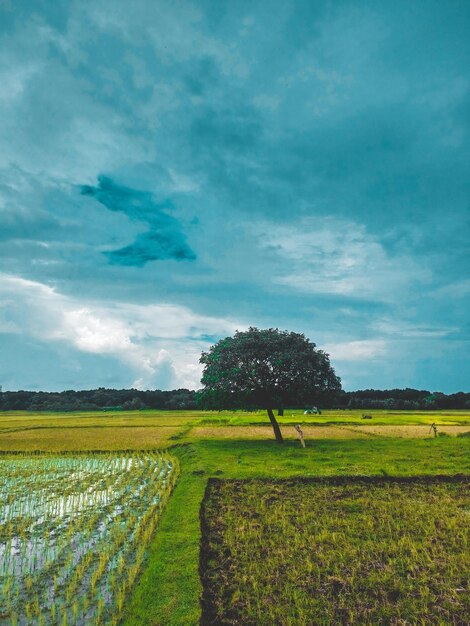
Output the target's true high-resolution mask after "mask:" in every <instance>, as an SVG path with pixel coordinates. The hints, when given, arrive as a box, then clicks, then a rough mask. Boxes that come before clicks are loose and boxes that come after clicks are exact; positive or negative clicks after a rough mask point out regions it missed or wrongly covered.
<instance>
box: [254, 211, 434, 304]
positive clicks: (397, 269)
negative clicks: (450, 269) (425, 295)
mask: <svg viewBox="0 0 470 626" xmlns="http://www.w3.org/2000/svg"><path fill="white" fill-rule="evenodd" d="M258 233H259V237H260V240H261V242H262V245H264V246H265V247H268V248H271V249H273V250H275V251H276V252H277V253H278V254H279V255H280V256H281V258H283V259H284V261H285V268H286V269H285V270H284V271H282V272H281V273H279V274H278V275H277V276H274V279H273V280H274V281H275V282H277V283H278V284H281V285H286V286H288V287H290V288H292V289H295V290H297V291H302V292H307V293H329V294H337V295H343V296H349V297H354V298H363V299H376V300H381V301H388V300H394V301H396V300H397V296H399V294H400V293H403V292H404V291H406V290H407V289H409V288H410V287H411V286H412V285H413V283H416V282H417V281H419V282H427V281H429V280H430V278H431V276H430V273H429V272H428V271H427V270H426V269H423V268H421V267H420V266H418V265H417V263H416V262H415V261H414V260H413V259H411V258H410V257H407V256H403V255H402V256H392V255H390V254H389V253H388V252H387V251H386V250H385V248H384V247H383V245H382V244H381V243H380V241H379V240H378V239H377V237H375V236H374V235H371V234H369V233H368V232H367V231H366V229H365V227H364V226H362V225H361V224H358V223H356V222H352V221H346V220H340V219H336V218H332V217H315V218H306V219H304V220H303V221H302V222H301V223H299V224H298V225H295V226H290V225H283V226H273V225H272V224H270V225H268V224H263V225H259V226H258Z"/></svg>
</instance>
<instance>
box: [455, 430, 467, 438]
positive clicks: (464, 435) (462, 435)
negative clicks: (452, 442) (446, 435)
mask: <svg viewBox="0 0 470 626" xmlns="http://www.w3.org/2000/svg"><path fill="white" fill-rule="evenodd" d="M457 437H470V430H466V431H465V432H464V433H459V434H458V435H457Z"/></svg>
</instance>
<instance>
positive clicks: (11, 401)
mask: <svg viewBox="0 0 470 626" xmlns="http://www.w3.org/2000/svg"><path fill="white" fill-rule="evenodd" d="M198 406H199V403H198V392H196V391H192V390H189V389H175V390H173V391H160V390H158V389H156V390H153V391H140V390H139V389H105V388H103V387H100V388H99V389H91V390H87V391H73V390H69V391H60V392H47V391H4V392H3V393H1V392H0V410H1V411H15V410H17V411H20V410H21V411H91V410H94V411H96V410H108V411H111V410H113V411H121V410H122V411H126V410H137V409H167V410H178V409H179V410H184V409H196V408H198ZM319 406H321V407H322V408H344V409H392V410H393V409H397V410H409V411H416V410H428V409H429V410H432V409H470V393H463V392H459V393H453V394H447V395H446V394H445V393H440V392H430V391H424V390H417V389H388V390H380V389H365V390H362V391H338V392H337V393H336V394H335V396H334V397H331V396H325V397H323V398H322V402H320V403H319ZM214 408H224V407H222V406H220V407H214ZM253 408H257V407H253ZM289 408H307V407H304V406H303V405H302V406H297V407H294V406H292V407H289Z"/></svg>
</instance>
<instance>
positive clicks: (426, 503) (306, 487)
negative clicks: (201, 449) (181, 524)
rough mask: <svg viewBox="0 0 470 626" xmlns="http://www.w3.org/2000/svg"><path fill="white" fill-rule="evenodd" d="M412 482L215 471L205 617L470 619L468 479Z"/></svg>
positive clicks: (247, 620) (246, 621)
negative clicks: (229, 476) (232, 476)
mask: <svg viewBox="0 0 470 626" xmlns="http://www.w3.org/2000/svg"><path fill="white" fill-rule="evenodd" d="M449 480H450V481H451V482H449ZM405 481H406V479H397V478H393V479H390V478H379V479H377V480H372V479H369V480H366V479H364V478H360V479H359V480H357V479H355V480H354V479H352V478H346V479H342V480H338V479H337V478H336V479H323V480H318V479H316V480H313V481H309V480H306V479H297V480H292V479H290V480H281V481H276V482H273V481H266V480H248V481H247V480H244V481H240V480H235V481H234V480H217V479H212V480H211V481H210V483H209V486H208V489H207V492H206V497H205V499H204V506H203V513H202V528H203V538H202V547H203V549H202V550H201V576H202V581H203V588H204V592H203V615H202V622H201V623H202V624H220V625H223V624H226V625H229V624H243V625H246V626H248V625H252V626H256V625H260V626H261V625H265V626H269V625H271V624H280V625H285V626H294V625H307V624H312V623H313V624H319V623H325V624H345V623H347V624H366V623H369V624H383V623H390V622H393V623H406V624H415V623H425V624H435V623H446V624H450V623H462V624H463V623H465V621H466V619H467V618H468V615H469V614H470V613H469V612H470V605H469V598H468V593H467V589H468V572H469V569H470V553H469V552H468V550H467V549H466V548H467V546H468V542H469V539H470V527H469V525H468V513H469V511H470V494H469V486H470V479H467V480H463V479H458V480H455V479H446V480H442V479H437V478H435V479H432V478H425V479H423V478H421V479H418V478H413V479H412V480H411V481H406V482H405Z"/></svg>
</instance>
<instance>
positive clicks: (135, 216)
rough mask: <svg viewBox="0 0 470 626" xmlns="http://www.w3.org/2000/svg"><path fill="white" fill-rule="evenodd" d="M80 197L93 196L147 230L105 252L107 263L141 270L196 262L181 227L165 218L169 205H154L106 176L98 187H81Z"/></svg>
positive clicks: (142, 193)
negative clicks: (157, 264) (170, 261)
mask: <svg viewBox="0 0 470 626" xmlns="http://www.w3.org/2000/svg"><path fill="white" fill-rule="evenodd" d="M81 193H82V194H83V195H86V196H92V197H93V198H95V199H96V200H98V202H100V203H101V204H103V205H104V206H105V207H106V208H107V209H109V210H110V211H120V212H122V213H125V214H126V215H127V216H128V217H129V218H131V219H132V220H137V221H142V222H146V223H147V224H149V226H150V230H149V231H148V232H146V233H143V234H140V235H138V236H137V238H136V240H135V241H134V243H132V244H131V245H129V246H125V247H123V248H120V249H118V250H111V251H107V252H105V253H104V254H105V255H106V256H107V257H108V259H109V261H110V263H114V264H117V265H130V266H137V267H141V266H143V265H145V264H146V263H148V262H149V261H158V260H162V259H176V260H178V261H182V260H187V261H192V260H194V259H195V258H196V255H195V254H194V252H193V251H192V250H191V248H190V247H189V245H188V243H187V241H186V236H185V235H184V233H183V230H182V227H181V224H180V223H179V222H178V220H177V219H175V218H174V217H173V216H172V215H169V214H168V211H169V210H171V208H172V205H171V203H170V202H164V203H157V202H155V200H154V199H153V197H152V194H150V193H149V192H146V191H139V190H137V189H131V188H129V187H124V186H122V185H118V184H116V183H115V182H114V181H113V180H112V179H111V178H108V177H107V176H99V178H98V186H97V187H93V186H91V185H83V186H82V187H81Z"/></svg>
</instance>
